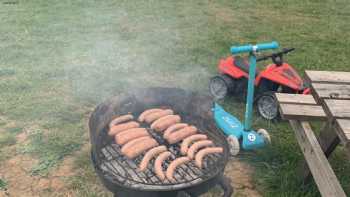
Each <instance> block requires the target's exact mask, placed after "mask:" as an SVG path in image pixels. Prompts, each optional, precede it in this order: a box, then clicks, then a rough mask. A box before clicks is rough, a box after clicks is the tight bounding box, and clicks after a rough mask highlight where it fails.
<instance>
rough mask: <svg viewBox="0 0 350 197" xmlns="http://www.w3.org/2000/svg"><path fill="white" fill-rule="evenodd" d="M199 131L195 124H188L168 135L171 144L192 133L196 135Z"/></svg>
mask: <svg viewBox="0 0 350 197" xmlns="http://www.w3.org/2000/svg"><path fill="white" fill-rule="evenodd" d="M196 133H197V128H196V127H195V126H187V127H185V128H182V129H180V130H178V131H176V132H173V133H171V134H170V135H169V137H168V139H167V140H168V142H169V144H175V143H177V142H179V141H181V140H183V139H185V138H186V137H188V136H190V135H194V134H196Z"/></svg>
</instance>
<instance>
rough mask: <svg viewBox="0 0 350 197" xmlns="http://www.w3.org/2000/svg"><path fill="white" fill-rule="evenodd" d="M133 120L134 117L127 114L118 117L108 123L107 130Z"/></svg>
mask: <svg viewBox="0 0 350 197" xmlns="http://www.w3.org/2000/svg"><path fill="white" fill-rule="evenodd" d="M132 119H134V116H133V115H131V114H127V115H122V116H118V117H116V118H114V119H113V120H112V121H111V122H110V123H109V128H111V127H113V126H114V125H117V124H120V123H123V122H126V121H129V120H132Z"/></svg>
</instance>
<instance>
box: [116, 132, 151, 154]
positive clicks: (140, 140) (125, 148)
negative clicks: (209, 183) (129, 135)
mask: <svg viewBox="0 0 350 197" xmlns="http://www.w3.org/2000/svg"><path fill="white" fill-rule="evenodd" d="M145 139H152V138H151V137H150V136H144V137H139V138H136V139H133V140H131V141H129V142H128V143H126V144H124V146H123V147H122V149H121V152H122V154H124V155H125V153H126V151H127V150H129V149H130V148H131V147H133V146H134V145H136V144H137V143H140V142H142V141H143V140H145Z"/></svg>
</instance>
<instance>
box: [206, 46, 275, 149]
mask: <svg viewBox="0 0 350 197" xmlns="http://www.w3.org/2000/svg"><path fill="white" fill-rule="evenodd" d="M277 48H278V43H277V42H271V43H262V44H256V45H244V46H233V47H231V53H232V54H238V53H249V79H248V94H247V103H246V111H245V120H244V125H243V124H242V123H241V122H240V121H239V120H238V119H237V118H236V117H234V116H233V115H231V114H229V113H228V112H226V111H225V110H224V109H223V108H222V107H221V106H220V105H219V104H217V103H214V107H213V112H214V119H215V122H216V124H217V125H218V127H219V128H220V129H221V130H222V131H223V132H224V133H225V134H226V135H227V136H228V137H227V140H228V142H229V145H230V153H231V155H237V154H238V153H239V151H240V147H242V148H243V149H244V150H253V149H258V148H261V147H263V146H265V145H266V144H267V143H270V141H271V140H270V136H269V134H268V132H267V131H266V130H265V129H259V130H258V131H254V130H252V128H251V124H252V116H253V99H254V80H255V70H256V53H257V52H259V51H263V50H269V49H277ZM239 140H241V146H240V143H239Z"/></svg>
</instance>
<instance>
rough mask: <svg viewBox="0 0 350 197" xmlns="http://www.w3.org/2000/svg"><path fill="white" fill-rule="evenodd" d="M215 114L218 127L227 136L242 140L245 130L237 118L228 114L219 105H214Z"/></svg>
mask: <svg viewBox="0 0 350 197" xmlns="http://www.w3.org/2000/svg"><path fill="white" fill-rule="evenodd" d="M213 113H214V119H215V122H216V124H217V126H218V127H219V128H220V129H221V130H222V131H223V132H224V133H225V135H227V136H230V135H233V136H235V137H236V138H237V139H240V138H242V134H243V132H244V131H243V130H244V128H243V125H242V124H241V122H240V121H239V120H238V119H237V118H236V117H234V116H233V115H231V114H229V113H227V112H226V111H225V110H224V109H223V108H222V107H221V106H220V105H219V104H217V103H214V108H213Z"/></svg>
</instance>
